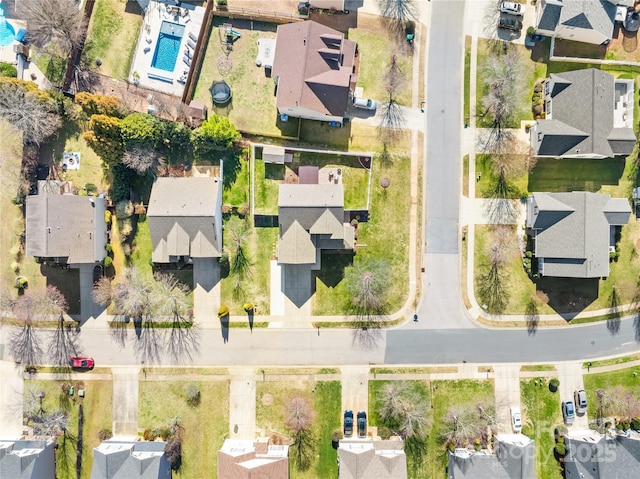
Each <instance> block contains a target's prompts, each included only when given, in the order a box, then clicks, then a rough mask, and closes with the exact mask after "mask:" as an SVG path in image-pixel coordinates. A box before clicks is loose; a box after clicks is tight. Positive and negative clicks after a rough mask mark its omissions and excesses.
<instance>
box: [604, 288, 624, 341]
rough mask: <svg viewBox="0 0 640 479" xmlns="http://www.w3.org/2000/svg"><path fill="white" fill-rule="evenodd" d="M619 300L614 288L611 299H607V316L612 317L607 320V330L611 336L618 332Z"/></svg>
mask: <svg viewBox="0 0 640 479" xmlns="http://www.w3.org/2000/svg"><path fill="white" fill-rule="evenodd" d="M618 303H619V300H618V293H617V292H616V288H615V286H614V287H613V289H612V290H611V297H610V298H609V308H610V311H609V314H611V316H612V317H610V318H607V329H608V330H609V333H610V334H611V336H615V335H617V334H618V333H619V332H620V322H621V320H620V316H619V314H620V313H619V304H618Z"/></svg>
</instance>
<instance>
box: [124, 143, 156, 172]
mask: <svg viewBox="0 0 640 479" xmlns="http://www.w3.org/2000/svg"><path fill="white" fill-rule="evenodd" d="M122 163H123V164H124V165H125V166H127V167H128V168H130V169H132V170H134V171H135V172H136V173H138V174H139V175H155V174H156V173H157V172H158V169H159V168H160V167H162V166H164V164H165V160H164V158H163V157H162V156H161V155H160V153H159V152H157V151H156V150H153V149H151V148H145V147H140V146H135V147H134V148H133V149H131V150H128V151H125V152H124V153H123V155H122Z"/></svg>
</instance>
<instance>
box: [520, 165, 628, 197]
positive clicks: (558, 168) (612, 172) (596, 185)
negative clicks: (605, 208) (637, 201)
mask: <svg viewBox="0 0 640 479" xmlns="http://www.w3.org/2000/svg"><path fill="white" fill-rule="evenodd" d="M624 170H625V160H624V159H623V158H607V159H604V160H588V159H573V158H566V159H562V160H556V159H553V158H540V159H539V160H538V163H537V164H536V166H535V167H534V168H533V171H532V172H531V174H530V175H529V184H528V186H527V189H528V190H529V191H531V192H535V191H544V192H562V191H592V192H594V193H598V192H603V190H604V188H603V187H604V186H605V185H606V186H609V188H607V191H606V192H607V193H609V194H615V193H617V195H616V196H626V195H627V192H626V191H615V189H617V188H615V187H617V186H618V185H619V183H620V182H621V180H624V179H625V177H624V176H623V172H624Z"/></svg>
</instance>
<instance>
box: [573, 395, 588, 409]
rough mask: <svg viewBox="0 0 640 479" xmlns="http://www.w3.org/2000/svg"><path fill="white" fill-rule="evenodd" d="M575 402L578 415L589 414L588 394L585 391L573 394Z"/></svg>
mask: <svg viewBox="0 0 640 479" xmlns="http://www.w3.org/2000/svg"><path fill="white" fill-rule="evenodd" d="M573 402H575V405H576V414H580V415H582V414H584V413H585V412H587V393H586V392H585V390H584V389H576V390H575V392H574V393H573Z"/></svg>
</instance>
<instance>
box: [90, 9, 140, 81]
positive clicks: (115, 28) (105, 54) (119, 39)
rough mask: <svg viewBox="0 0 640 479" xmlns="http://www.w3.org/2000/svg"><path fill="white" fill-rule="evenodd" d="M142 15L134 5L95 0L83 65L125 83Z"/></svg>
mask: <svg viewBox="0 0 640 479" xmlns="http://www.w3.org/2000/svg"><path fill="white" fill-rule="evenodd" d="M142 20H143V16H142V12H141V11H140V7H139V6H138V4H137V3H136V2H132V1H128V0H97V1H96V5H95V7H94V9H93V13H92V15H91V21H90V23H89V31H88V33H87V42H86V45H85V48H84V52H83V54H82V57H83V58H82V61H83V62H84V63H85V64H87V65H91V66H92V67H95V61H96V59H98V58H99V59H100V60H102V65H101V66H100V67H99V68H98V71H99V72H100V73H103V74H105V75H108V76H110V77H113V78H117V79H118V80H126V79H127V77H128V75H129V68H130V66H131V61H132V60H133V54H134V51H135V48H136V43H137V41H138V36H139V33H140V28H141V27H142Z"/></svg>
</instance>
